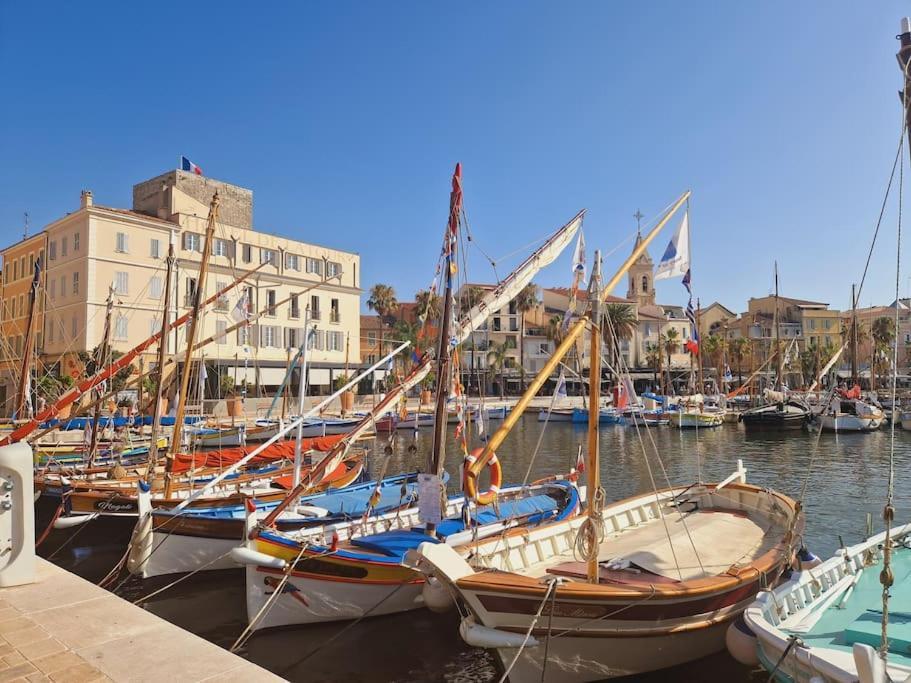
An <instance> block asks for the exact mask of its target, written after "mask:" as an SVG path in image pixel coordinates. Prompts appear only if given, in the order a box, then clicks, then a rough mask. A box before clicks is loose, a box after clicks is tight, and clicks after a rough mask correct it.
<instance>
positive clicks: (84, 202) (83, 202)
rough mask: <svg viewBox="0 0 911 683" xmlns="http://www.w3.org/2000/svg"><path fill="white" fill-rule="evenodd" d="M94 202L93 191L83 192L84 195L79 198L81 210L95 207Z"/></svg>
mask: <svg viewBox="0 0 911 683" xmlns="http://www.w3.org/2000/svg"><path fill="white" fill-rule="evenodd" d="M93 205H94V202H93V201H92V191H91V190H83V191H82V195H80V197H79V208H81V209H85V208H87V207H89V206H93Z"/></svg>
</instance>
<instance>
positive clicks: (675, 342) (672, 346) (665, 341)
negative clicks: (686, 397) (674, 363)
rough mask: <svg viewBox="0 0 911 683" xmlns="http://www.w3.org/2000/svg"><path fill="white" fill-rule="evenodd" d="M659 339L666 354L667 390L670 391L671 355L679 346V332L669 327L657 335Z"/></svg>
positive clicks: (671, 386)
mask: <svg viewBox="0 0 911 683" xmlns="http://www.w3.org/2000/svg"><path fill="white" fill-rule="evenodd" d="M659 340H660V341H659V345H660V346H661V348H662V349H664V353H666V354H667V377H668V386H667V392H668V393H670V390H671V389H672V388H673V385H672V382H671V356H672V355H673V354H674V353H676V352H677V349H679V348H680V332H678V331H677V329H676V328H674V327H671V328H670V329H668V331H667V332H665V333H664V334H662V335H659Z"/></svg>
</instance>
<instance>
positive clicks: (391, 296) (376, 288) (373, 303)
mask: <svg viewBox="0 0 911 683" xmlns="http://www.w3.org/2000/svg"><path fill="white" fill-rule="evenodd" d="M398 307H399V302H398V300H397V299H396V298H395V290H394V289H393V288H392V285H384V284H379V283H377V284H375V285H373V287H371V288H370V298H369V299H367V308H369V309H370V310H371V311H375V312H376V314H377V315H379V316H380V322H381V323H382V324H383V326H387V327H392V325H393V324H394V322H395V321H394V320H393V318H392V314H393V313H395V311H396V309H397V308H398ZM383 326H381V327H380V355H381V356H382V355H383V354H385V353H386V331H385V329H384V327H383Z"/></svg>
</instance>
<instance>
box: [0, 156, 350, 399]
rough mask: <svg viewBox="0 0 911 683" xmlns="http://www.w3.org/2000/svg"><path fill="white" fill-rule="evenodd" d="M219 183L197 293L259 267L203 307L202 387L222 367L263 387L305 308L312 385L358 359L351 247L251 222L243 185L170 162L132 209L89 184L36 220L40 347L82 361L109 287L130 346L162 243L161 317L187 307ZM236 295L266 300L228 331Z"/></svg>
mask: <svg viewBox="0 0 911 683" xmlns="http://www.w3.org/2000/svg"><path fill="white" fill-rule="evenodd" d="M216 191H218V194H219V199H220V205H219V213H218V222H217V224H216V229H215V236H214V242H213V244H212V256H211V259H210V263H209V269H208V276H207V279H206V283H205V291H204V292H203V294H204V298H208V297H209V296H211V295H214V294H215V293H216V292H217V291H218V290H220V289H222V288H224V287H225V286H227V285H228V284H229V283H231V282H233V281H234V279H235V278H237V277H239V276H240V275H241V274H242V273H244V272H246V271H249V270H251V269H253V268H256V267H258V266H262V267H261V268H259V270H257V271H256V272H255V274H253V275H252V276H251V277H249V278H248V279H247V280H246V281H245V282H244V283H243V285H242V287H239V288H236V289H234V290H233V291H231V292H230V293H229V294H227V295H226V296H225V297H224V298H223V299H221V300H219V301H218V302H217V303H216V304H215V305H214V306H209V307H208V308H207V309H206V310H205V313H204V315H203V317H202V318H201V323H202V325H201V328H200V329H199V331H198V333H197V339H198V340H199V339H205V338H207V337H209V336H212V335H214V336H216V341H215V342H214V343H212V344H210V345H208V346H206V347H205V348H203V349H202V350H201V355H200V357H201V358H203V359H204V360H205V362H206V365H207V370H208V375H209V387H210V391H209V393H210V395H212V394H216V393H217V391H218V390H217V385H218V382H217V379H215V378H217V377H218V376H219V375H229V376H230V377H232V378H236V380H237V381H238V382H241V381H244V380H246V381H247V384H248V387H259V388H260V389H261V390H262V389H272V388H274V387H276V386H277V385H279V384H280V383H281V381H282V378H283V377H284V374H285V368H286V366H287V361H288V358H289V356H290V355H291V354H292V353H293V351H294V350H296V348H297V347H299V345H300V344H301V343H302V340H303V329H304V320H305V317H306V316H307V315H309V317H310V319H311V321H312V326H313V327H314V328H315V330H316V332H315V335H314V337H313V346H312V348H311V350H310V355H309V362H310V372H309V381H310V384H311V385H312V386H313V387H314V391H315V392H316V393H319V392H321V391H322V392H328V390H329V387H330V384H331V382H332V381H333V379H334V377H335V376H336V375H337V374H339V373H340V372H341V371H342V369H343V368H344V367H345V365H346V363H347V364H349V365H359V364H360V360H361V359H360V295H361V288H360V279H359V278H360V273H359V266H360V257H359V256H358V255H357V254H354V253H350V252H345V251H340V250H337V249H331V248H329V247H323V246H317V245H314V244H310V243H307V242H302V241H299V240H292V239H288V238H284V237H279V236H276V235H271V234H268V233H265V232H261V231H258V230H254V229H253V193H252V191H250V190H247V189H245V188H240V187H237V186H234V185H230V184H228V183H224V182H221V181H217V180H213V179H211V178H205V177H201V176H196V175H194V174H191V173H187V172H184V171H179V170H175V171H169V172H167V173H165V174H162V175H160V176H158V177H156V178H153V179H151V180H148V181H145V182H143V183H139V184H138V185H135V186H134V188H133V208H132V209H129V210H127V209H118V208H111V207H106V206H99V205H97V204H95V202H94V198H93V196H92V193H91V192H83V193H82V197H81V200H80V204H79V207H78V208H77V209H76V210H75V211H73V212H72V213H69V214H67V215H66V216H65V217H63V218H60V219H59V220H57V221H54V222H53V223H51V224H50V225H48V226H47V227H46V228H45V230H44V231H43V233H42V234H41V237H40V239H41V240H43V241H44V242H45V243H46V252H47V272H46V285H45V303H46V308H47V313H46V315H45V316H44V320H43V347H41V348H39V351H40V352H41V356H42V358H44V359H45V361H46V362H47V363H48V364H51V363H59V364H60V366H59V367H60V372H61V373H72V372H78V371H80V370H81V367H80V366H79V365H78V361H77V360H76V354H78V352H79V351H91V350H92V349H94V348H95V347H96V346H97V345H98V344H100V342H101V340H102V337H103V331H104V322H105V302H106V299H107V295H108V290H109V288H113V292H114V310H113V315H112V320H111V344H112V348H113V349H115V350H118V351H127V350H129V349H132V348H133V347H135V346H136V345H138V344H139V343H140V342H142V341H143V340H145V339H146V338H148V337H149V336H150V335H151V334H153V333H155V332H157V331H158V330H159V329H160V325H161V316H162V306H163V294H164V287H165V281H166V277H165V272H166V261H165V259H166V256H167V253H168V245H169V244H171V243H173V245H174V249H175V256H176V267H175V273H174V277H173V279H172V292H171V306H172V309H171V312H170V318H171V319H172V320H173V319H174V318H175V317H176V316H178V315H182V314H184V313H186V312H187V311H188V310H189V307H190V304H191V301H192V294H193V292H194V291H195V288H196V287H197V284H198V279H199V266H200V262H201V256H202V249H203V238H204V234H205V229H206V221H207V216H208V213H209V203H210V201H211V198H212V195H213V194H214V193H215V192H216ZM36 239H38V238H37V236H36V237H33V238H31V240H33V241H34V240H36ZM21 249H22V244H21V243H20V244H17V245H13V246H12V247H9V248H7V249H5V250H3V252H2V256H3V270H4V272H6V271H7V270H8V269H9V268H10V267H11V265H12V263H13V259H14V258H15V259H18V258H19V252H20V251H21ZM19 280H21V277H20V278H19V279H18V280H17V282H18V281H19ZM242 294H246V296H247V297H248V298H249V301H250V306H249V308H250V310H251V311H252V312H256V311H260V310H262V309H264V308H266V307H268V306H269V305H270V304H274V308H273V309H272V311H271V312H269V313H267V314H266V315H264V316H263V317H261V318H259V320H257V321H256V322H255V324H252V325H250V326H248V327H244V328H240V329H238V330H236V331H234V332H232V333H230V334H227V333H225V331H226V330H227V328H229V327H231V326H232V325H234V324H235V320H234V318H232V315H231V314H232V310H233V309H234V307H235V305H236V303H237V301H238V299H239V298H240V296H241V295H242ZM295 294H296V296H295V297H293V298H291V299H290V301H289V302H287V303H284V304H282V303H281V302H282V301H284V300H285V299H288V298H289V297H292V295H295ZM18 296H19V292H18V289H16V290H13V289H9V291H7V289H6V288H5V290H4V294H3V307H4V309H5V310H12V307H13V306H14V305H15V306H16V307H17V309H18ZM14 301H15V302H16V303H14ZM185 334H186V326H182V327H181V328H179V329H178V330H175V331H173V332H172V333H171V334H169V335H168V348H167V350H168V353H169V354H173V353H175V351H183V350H184V349H185V343H186V338H185ZM155 350H156V349H155V347H152V348H151V349H149V351H148V353H147V354H146V355H145V357H144V358H143V362H145V364H146V367H149V366H150V365H149V364H150V363H152V362H154V352H155ZM4 353H5V356H4V358H5V360H6V361H7V362H9V361H10V360H11V359H10V356H9V354H8V352H6V351H5V352H4ZM213 371H214V372H213ZM7 386H8V383H7Z"/></svg>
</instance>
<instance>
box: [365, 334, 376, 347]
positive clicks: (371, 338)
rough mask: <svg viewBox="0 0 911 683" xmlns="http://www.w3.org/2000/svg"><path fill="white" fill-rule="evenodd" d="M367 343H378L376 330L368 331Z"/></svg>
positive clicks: (371, 344)
mask: <svg viewBox="0 0 911 683" xmlns="http://www.w3.org/2000/svg"><path fill="white" fill-rule="evenodd" d="M367 344H368V345H370V346H373V345H374V344H376V332H368V333H367Z"/></svg>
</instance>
